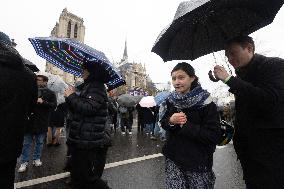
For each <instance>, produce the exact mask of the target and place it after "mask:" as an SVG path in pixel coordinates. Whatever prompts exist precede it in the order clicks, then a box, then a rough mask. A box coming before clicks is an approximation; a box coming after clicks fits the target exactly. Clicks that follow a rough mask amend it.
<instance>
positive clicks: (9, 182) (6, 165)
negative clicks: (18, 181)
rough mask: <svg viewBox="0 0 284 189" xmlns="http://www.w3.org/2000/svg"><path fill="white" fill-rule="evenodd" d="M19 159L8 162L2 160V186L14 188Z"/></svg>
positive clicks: (0, 167) (0, 163)
mask: <svg viewBox="0 0 284 189" xmlns="http://www.w3.org/2000/svg"><path fill="white" fill-rule="evenodd" d="M16 163H17V159H15V160H13V161H8V162H0V188H1V189H13V188H14V179H15V168H16Z"/></svg>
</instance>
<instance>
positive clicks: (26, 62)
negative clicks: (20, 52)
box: [23, 58, 39, 72]
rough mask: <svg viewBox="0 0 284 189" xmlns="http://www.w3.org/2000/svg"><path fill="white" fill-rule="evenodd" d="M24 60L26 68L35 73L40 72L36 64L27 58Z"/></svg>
mask: <svg viewBox="0 0 284 189" xmlns="http://www.w3.org/2000/svg"><path fill="white" fill-rule="evenodd" d="M23 60H24V64H25V66H26V67H28V68H29V69H30V70H32V71H33V72H38V71H39V69H38V67H37V66H36V65H35V64H34V63H32V62H31V61H29V60H28V59H25V58H23Z"/></svg>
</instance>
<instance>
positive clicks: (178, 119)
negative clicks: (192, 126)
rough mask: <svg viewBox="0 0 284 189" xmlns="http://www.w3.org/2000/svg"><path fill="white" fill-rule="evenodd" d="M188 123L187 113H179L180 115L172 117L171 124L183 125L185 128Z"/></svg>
mask: <svg viewBox="0 0 284 189" xmlns="http://www.w3.org/2000/svg"><path fill="white" fill-rule="evenodd" d="M186 122H187V118H186V115H185V113H183V112H179V113H174V114H173V115H172V116H171V117H170V123H171V124H174V125H181V126H183V125H184V124H185V123H186Z"/></svg>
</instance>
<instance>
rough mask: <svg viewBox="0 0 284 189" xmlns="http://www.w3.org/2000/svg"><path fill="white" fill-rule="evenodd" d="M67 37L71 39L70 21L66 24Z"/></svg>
mask: <svg viewBox="0 0 284 189" xmlns="http://www.w3.org/2000/svg"><path fill="white" fill-rule="evenodd" d="M67 37H68V38H70V37H71V21H69V22H68V27H67Z"/></svg>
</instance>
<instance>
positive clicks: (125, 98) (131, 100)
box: [117, 94, 143, 107]
mask: <svg viewBox="0 0 284 189" xmlns="http://www.w3.org/2000/svg"><path fill="white" fill-rule="evenodd" d="M142 97H143V96H133V95H130V94H122V95H120V96H118V98H117V102H118V104H119V105H121V106H126V107H133V106H135V105H136V104H138V102H139V101H140V100H141V99H142Z"/></svg>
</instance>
